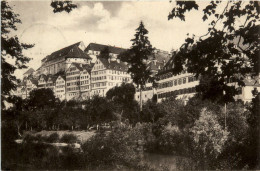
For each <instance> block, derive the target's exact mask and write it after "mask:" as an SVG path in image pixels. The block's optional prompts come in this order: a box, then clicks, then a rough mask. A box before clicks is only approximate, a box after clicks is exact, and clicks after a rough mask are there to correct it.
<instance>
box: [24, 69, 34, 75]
mask: <svg viewBox="0 0 260 171" xmlns="http://www.w3.org/2000/svg"><path fill="white" fill-rule="evenodd" d="M33 72H35V70H34V69H33V68H30V69H28V70H27V71H26V72H25V73H24V74H23V75H25V74H28V75H30V74H31V73H33Z"/></svg>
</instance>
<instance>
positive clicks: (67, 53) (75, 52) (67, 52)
mask: <svg viewBox="0 0 260 171" xmlns="http://www.w3.org/2000/svg"><path fill="white" fill-rule="evenodd" d="M80 43H81V42H78V43H75V44H72V45H70V46H67V47H65V48H62V49H60V50H58V51H55V52H53V53H52V54H50V55H48V56H46V61H50V60H53V59H55V58H59V57H65V58H70V57H73V58H86V59H91V58H90V56H89V55H88V54H85V53H84V52H83V51H82V50H81V49H80V48H79V45H80Z"/></svg>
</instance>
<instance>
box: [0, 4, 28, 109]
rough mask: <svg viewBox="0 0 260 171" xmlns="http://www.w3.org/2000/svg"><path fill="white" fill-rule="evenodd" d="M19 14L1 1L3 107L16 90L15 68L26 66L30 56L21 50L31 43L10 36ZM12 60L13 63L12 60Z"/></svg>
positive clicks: (14, 28) (15, 28) (17, 21)
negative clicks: (21, 41)
mask: <svg viewBox="0 0 260 171" xmlns="http://www.w3.org/2000/svg"><path fill="white" fill-rule="evenodd" d="M18 17H19V14H16V13H14V12H13V9H12V8H11V7H10V6H9V5H8V3H7V2H6V1H2V2H1V31H2V33H1V63H2V65H1V68H2V70H1V76H2V77H1V81H2V84H1V85H2V87H1V99H2V100H1V103H2V109H4V107H5V106H4V103H3V102H4V101H5V100H7V97H9V96H10V95H11V94H10V92H11V91H14V90H16V86H17V81H18V79H17V78H16V76H15V75H13V74H14V71H15V70H16V69H23V68H27V66H26V64H27V63H28V62H29V61H30V58H28V57H27V56H24V55H23V50H26V49H29V48H32V47H33V45H30V44H24V43H20V41H19V39H18V37H17V36H11V35H10V33H11V32H12V31H16V30H17V27H16V25H17V24H19V23H21V20H20V19H19V18H18ZM12 60H14V61H15V62H14V64H13V62H12Z"/></svg>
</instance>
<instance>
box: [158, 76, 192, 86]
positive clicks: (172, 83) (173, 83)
mask: <svg viewBox="0 0 260 171" xmlns="http://www.w3.org/2000/svg"><path fill="white" fill-rule="evenodd" d="M193 81H197V78H196V77H188V83H190V82H193ZM186 83H187V78H186V77H184V78H179V79H176V80H172V81H168V82H165V83H161V84H159V86H158V89H162V88H167V87H172V86H177V85H181V84H186Z"/></svg>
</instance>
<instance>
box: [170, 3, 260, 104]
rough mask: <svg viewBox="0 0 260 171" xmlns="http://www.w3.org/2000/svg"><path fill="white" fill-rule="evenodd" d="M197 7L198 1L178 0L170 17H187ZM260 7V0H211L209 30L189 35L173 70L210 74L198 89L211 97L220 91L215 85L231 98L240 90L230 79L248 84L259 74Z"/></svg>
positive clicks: (206, 15)
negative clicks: (249, 77)
mask: <svg viewBox="0 0 260 171" xmlns="http://www.w3.org/2000/svg"><path fill="white" fill-rule="evenodd" d="M193 9H195V10H199V5H198V3H197V2H195V1H176V7H175V8H173V10H172V11H171V13H170V14H169V16H168V19H169V20H170V19H174V18H179V19H181V20H183V21H185V14H186V13H187V12H188V11H190V10H193ZM259 9H260V8H259V3H258V2H257V1H247V2H243V1H210V2H209V4H208V5H207V6H206V7H205V8H204V9H202V11H203V14H204V15H203V18H202V19H203V21H208V22H209V28H208V32H207V33H206V34H205V35H202V36H199V37H198V35H196V36H195V35H193V36H192V37H187V39H186V40H185V43H184V44H183V45H182V46H181V47H180V49H179V50H178V53H177V54H176V55H175V56H174V60H175V61H174V63H175V67H174V69H173V73H175V74H176V73H180V72H181V71H182V70H183V69H187V71H188V72H190V73H195V74H196V75H197V76H202V77H207V79H209V78H210V80H208V84H207V86H205V84H204V85H203V82H202V83H201V85H200V86H199V87H200V88H199V89H198V90H201V92H202V93H203V94H206V96H205V97H206V98H208V99H211V98H215V97H214V96H215V95H216V94H215V93H212V92H214V91H212V89H215V90H216V89H217V92H216V93H218V94H217V96H224V97H223V98H224V99H225V100H226V101H230V97H232V96H234V95H235V94H236V90H235V87H231V86H226V84H227V80H229V79H233V80H235V81H236V82H238V85H240V86H244V78H245V77H246V76H247V75H251V76H257V75H258V74H259V50H260V46H259V41H260V34H259V29H260V27H259V26H260V25H259V21H260V20H259V13H260V11H259ZM207 79H206V80H207ZM206 87H207V89H209V90H207V89H206V90H205V88H206ZM223 90H224V91H225V92H226V93H225V94H223ZM220 99H222V98H220Z"/></svg>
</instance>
